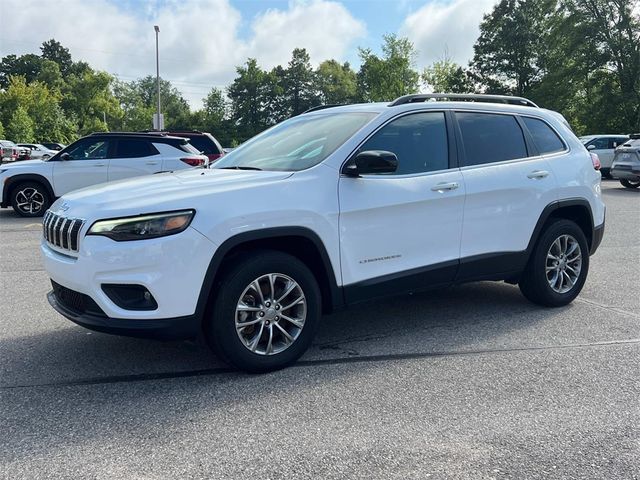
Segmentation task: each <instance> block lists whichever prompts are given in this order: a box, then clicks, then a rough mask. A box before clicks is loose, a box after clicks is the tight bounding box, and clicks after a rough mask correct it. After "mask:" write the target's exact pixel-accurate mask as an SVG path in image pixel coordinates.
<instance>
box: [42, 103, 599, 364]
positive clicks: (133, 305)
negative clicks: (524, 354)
mask: <svg viewBox="0 0 640 480" xmlns="http://www.w3.org/2000/svg"><path fill="white" fill-rule="evenodd" d="M443 98H446V99H448V100H455V99H462V100H475V103H473V102H471V103H470V102H463V101H459V102H455V101H439V102H438V101H427V100H432V99H433V100H438V99H440V100H442V99H443ZM481 102H482V103H481ZM492 102H495V103H492ZM600 178H601V177H600V173H599V172H598V171H597V170H596V169H595V165H594V163H593V162H592V157H591V155H590V154H589V153H588V152H587V151H586V150H585V148H584V147H583V145H582V144H581V143H580V141H579V140H578V138H577V137H576V136H575V135H574V134H573V133H572V132H571V130H570V127H569V126H568V124H567V123H566V121H565V120H564V119H563V118H562V117H561V116H560V115H559V114H557V113H555V112H550V111H548V110H544V109H541V108H537V106H536V105H535V104H534V103H533V102H531V101H529V100H526V99H523V98H516V97H501V96H484V95H455V94H446V95H438V94H429V95H409V96H405V97H401V98H399V99H397V100H396V101H394V102H392V103H390V104H387V103H374V104H361V105H348V106H342V107H337V108H330V109H325V110H320V111H313V112H309V113H305V114H302V115H299V116H296V117H294V118H291V119H289V120H287V121H285V122H283V123H281V124H279V125H277V126H275V127H273V128H271V129H269V130H267V131H265V132H263V133H261V134H259V135H258V136H256V137H254V138H253V139H251V140H249V141H248V142H246V143H244V144H243V145H241V146H240V147H238V148H237V149H235V150H234V151H233V152H231V153H230V154H228V155H226V156H225V157H224V158H222V159H220V160H219V161H218V162H217V163H216V164H215V166H214V168H212V169H207V170H204V171H188V172H176V173H172V174H166V175H152V176H147V177H144V178H139V179H134V180H129V181H124V182H118V183H112V184H106V185H100V186H97V187H94V188H89V189H85V190H82V191H78V192H73V193H70V194H67V195H65V196H63V197H62V198H61V199H59V200H58V201H57V202H56V203H54V204H53V205H52V206H51V208H50V209H49V211H48V212H47V213H46V216H45V218H44V224H43V235H44V238H43V241H42V244H41V251H42V255H43V258H44V265H45V268H46V271H47V272H48V274H49V276H50V277H51V279H52V285H53V290H52V291H51V292H50V293H49V294H48V299H49V302H50V304H51V305H52V306H53V308H54V309H56V310H57V311H58V312H59V313H61V314H62V315H64V316H66V317H67V318H69V319H70V320H72V321H73V322H76V323H77V324H80V325H83V326H85V327H87V328H90V329H94V330H98V331H102V332H110V333H117V334H124V335H137V336H159V337H165V338H167V337H170V338H186V337H195V336H196V335H198V334H199V333H200V332H202V334H203V335H204V337H205V338H206V340H207V341H208V343H209V345H211V346H212V347H213V348H214V349H215V350H216V351H217V352H219V354H220V355H221V357H222V358H224V359H226V360H227V361H229V362H231V363H232V364H233V365H235V366H237V367H239V368H241V369H244V370H248V371H254V372H259V371H268V370H273V369H277V368H281V367H284V366H286V365H288V364H290V363H291V362H293V361H295V360H296V359H297V358H298V357H300V355H302V353H303V352H304V351H305V350H306V349H307V347H308V346H309V345H310V344H311V341H312V339H313V337H314V334H315V332H316V330H317V328H318V323H319V320H320V316H321V313H322V312H329V311H331V310H333V309H336V308H341V307H344V306H345V305H351V304H356V303H358V302H361V301H363V300H367V299H370V298H374V297H379V296H387V295H393V294H398V293H403V292H412V291H416V290H423V289H426V288H430V287H434V286H445V285H451V284H457V283H463V282H470V281H476V280H504V281H507V282H509V283H514V284H515V283H517V284H519V285H520V289H521V291H522V293H523V294H524V295H525V296H526V297H527V298H528V299H529V300H531V301H532V302H535V303H537V304H539V305H543V306H547V307H558V306H562V305H566V304H568V303H570V302H571V301H572V300H573V299H574V298H575V297H576V296H577V295H578V293H579V292H580V290H581V289H582V287H583V285H584V282H585V280H586V278H587V273H588V270H589V255H591V254H593V253H594V252H595V251H596V249H597V248H598V246H599V244H600V242H601V240H602V236H603V233H604V220H605V206H604V203H603V202H602V198H601V194H600Z"/></svg>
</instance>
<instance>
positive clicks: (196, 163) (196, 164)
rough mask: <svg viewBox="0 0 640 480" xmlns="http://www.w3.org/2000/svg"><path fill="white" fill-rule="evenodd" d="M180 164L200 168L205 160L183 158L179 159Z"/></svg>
mask: <svg viewBox="0 0 640 480" xmlns="http://www.w3.org/2000/svg"><path fill="white" fill-rule="evenodd" d="M180 161H181V162H184V163H186V164H187V165H191V166H192V167H202V166H203V165H204V162H205V160H204V159H203V158H195V157H185V158H181V159H180Z"/></svg>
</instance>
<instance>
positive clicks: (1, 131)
mask: <svg viewBox="0 0 640 480" xmlns="http://www.w3.org/2000/svg"><path fill="white" fill-rule="evenodd" d="M0 138H4V125H2V122H0Z"/></svg>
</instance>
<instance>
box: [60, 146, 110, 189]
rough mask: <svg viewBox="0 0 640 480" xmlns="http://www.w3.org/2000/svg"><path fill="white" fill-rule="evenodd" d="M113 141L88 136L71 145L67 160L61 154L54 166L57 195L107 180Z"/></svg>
mask: <svg viewBox="0 0 640 480" xmlns="http://www.w3.org/2000/svg"><path fill="white" fill-rule="evenodd" d="M112 147H113V142H112V141H111V140H110V139H108V138H100V137H91V136H89V137H86V138H83V139H81V140H78V141H77V142H76V143H74V144H73V145H71V146H69V147H68V149H67V151H66V152H65V153H68V154H69V157H68V158H67V159H66V160H62V159H61V158H60V155H58V156H57V157H56V161H55V164H54V166H53V188H54V190H55V194H56V196H58V197H59V196H61V195H64V194H65V193H67V192H71V191H73V190H78V189H79V188H84V187H88V186H90V185H95V184H97V183H104V182H106V181H107V171H108V169H109V157H110V155H111V149H112Z"/></svg>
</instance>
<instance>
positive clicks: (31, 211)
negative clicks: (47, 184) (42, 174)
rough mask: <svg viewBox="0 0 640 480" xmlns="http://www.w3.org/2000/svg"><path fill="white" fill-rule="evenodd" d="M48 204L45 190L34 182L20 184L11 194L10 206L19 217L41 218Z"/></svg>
mask: <svg viewBox="0 0 640 480" xmlns="http://www.w3.org/2000/svg"><path fill="white" fill-rule="evenodd" d="M49 202H50V200H49V194H48V192H47V190H46V189H45V188H44V187H43V186H42V184H40V183H36V182H26V183H21V184H19V185H17V186H16V187H15V188H14V189H13V192H12V193H11V206H12V207H13V209H14V210H15V212H16V213H17V214H18V215H20V216H21V217H41V216H42V215H44V212H45V211H46V210H47V208H49Z"/></svg>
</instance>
